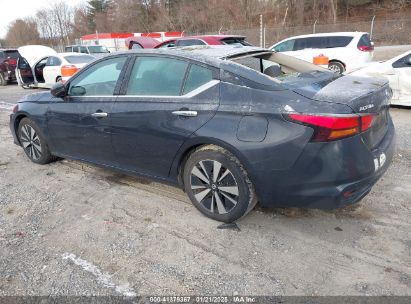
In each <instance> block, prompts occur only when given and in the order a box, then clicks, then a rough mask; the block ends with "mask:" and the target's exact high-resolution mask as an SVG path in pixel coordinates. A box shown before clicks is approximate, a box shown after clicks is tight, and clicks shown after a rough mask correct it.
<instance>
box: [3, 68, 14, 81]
mask: <svg viewBox="0 0 411 304" xmlns="http://www.w3.org/2000/svg"><path fill="white" fill-rule="evenodd" d="M2 74H3V78H4V79H5V80H6V81H16V80H17V79H16V74H15V72H14V70H8V71H4V72H2Z"/></svg>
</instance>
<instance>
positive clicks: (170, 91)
mask: <svg viewBox="0 0 411 304" xmlns="http://www.w3.org/2000/svg"><path fill="white" fill-rule="evenodd" d="M187 67H188V63H187V62H185V61H182V60H178V59H173V58H165V57H138V58H137V59H136V62H135V63H134V66H133V70H132V71H131V75H130V80H129V83H128V86H127V95H151V96H179V95H180V93H181V87H182V85H183V81H184V76H185V73H186V70H187Z"/></svg>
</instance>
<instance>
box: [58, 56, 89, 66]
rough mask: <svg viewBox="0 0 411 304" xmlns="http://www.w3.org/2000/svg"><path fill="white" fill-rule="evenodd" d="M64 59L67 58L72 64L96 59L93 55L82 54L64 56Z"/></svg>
mask: <svg viewBox="0 0 411 304" xmlns="http://www.w3.org/2000/svg"><path fill="white" fill-rule="evenodd" d="M64 59H66V60H67V62H68V63H71V64H78V63H88V62H91V61H93V60H94V57H93V56H89V55H80V56H64Z"/></svg>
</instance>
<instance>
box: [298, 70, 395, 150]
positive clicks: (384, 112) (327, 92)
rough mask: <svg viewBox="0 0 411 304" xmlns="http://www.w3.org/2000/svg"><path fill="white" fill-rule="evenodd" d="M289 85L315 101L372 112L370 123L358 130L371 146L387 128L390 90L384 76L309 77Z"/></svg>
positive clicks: (359, 112)
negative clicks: (317, 79)
mask: <svg viewBox="0 0 411 304" xmlns="http://www.w3.org/2000/svg"><path fill="white" fill-rule="evenodd" d="M292 89H293V91H294V92H296V93H298V94H300V95H303V96H305V97H308V98H310V99H313V100H316V101H322V102H327V103H336V104H344V105H347V106H348V107H350V108H351V109H352V111H353V113H356V114H359V115H367V114H368V115H369V114H372V115H373V116H374V118H373V122H372V125H371V127H370V128H369V129H368V130H367V131H366V132H364V133H362V134H361V136H362V137H363V139H364V141H365V142H366V143H367V145H368V146H369V147H371V148H372V147H375V146H376V145H377V144H378V143H379V142H380V141H381V140H382V138H383V137H384V135H385V133H386V131H387V128H388V122H389V111H388V110H389V104H390V100H391V97H392V91H391V89H390V87H389V85H388V81H387V80H385V79H380V78H368V77H355V76H341V77H337V78H328V79H321V80H320V81H312V82H310V83H305V84H303V85H302V86H300V87H294V88H292ZM336 114H338V113H336Z"/></svg>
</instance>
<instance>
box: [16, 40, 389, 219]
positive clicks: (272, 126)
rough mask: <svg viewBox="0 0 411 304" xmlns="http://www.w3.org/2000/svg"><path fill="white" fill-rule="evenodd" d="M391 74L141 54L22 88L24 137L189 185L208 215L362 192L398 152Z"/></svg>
mask: <svg viewBox="0 0 411 304" xmlns="http://www.w3.org/2000/svg"><path fill="white" fill-rule="evenodd" d="M390 98H391V90H390V88H389V86H388V83H387V81H385V80H381V79H373V78H361V77H353V76H341V75H337V74H336V73H334V72H332V71H329V70H327V69H324V68H321V67H318V66H315V65H313V64H310V63H308V62H304V61H301V60H298V59H296V58H293V57H290V56H287V55H284V54H281V53H275V52H272V51H268V50H265V49H260V48H256V47H229V46H227V47H224V46H222V47H214V48H213V47H208V48H203V47H197V48H195V47H190V48H189V50H180V49H175V50H135V51H129V52H126V53H117V54H114V55H110V56H107V57H104V58H102V59H99V60H97V61H95V62H93V63H91V64H90V65H88V66H87V67H85V68H84V69H82V70H81V71H80V72H78V73H77V74H75V75H74V76H73V77H72V78H71V79H70V80H68V81H67V82H66V83H65V84H62V83H58V84H56V85H55V86H54V87H53V89H52V90H51V92H44V93H40V94H34V95H29V96H26V97H24V98H23V99H22V100H21V101H20V102H19V103H18V104H17V105H16V107H15V108H14V109H13V113H12V114H11V117H10V128H11V133H12V134H13V137H14V142H15V143H16V144H17V145H21V146H22V147H23V149H24V151H25V153H26V155H27V156H28V157H29V158H30V159H31V160H32V161H33V162H35V163H38V164H46V163H49V162H51V161H53V160H55V159H56V157H63V158H71V159H77V160H81V161H86V162H90V163H94V164H96V165H99V166H103V167H108V168H112V169H116V170H120V171H123V172H125V173H128V174H135V175H142V176H145V177H150V178H153V179H158V180H161V181H164V182H168V183H171V184H175V185H180V186H181V187H182V188H183V189H184V190H185V192H186V193H187V194H188V196H189V197H190V199H191V201H192V203H193V204H194V206H195V207H196V208H198V210H200V211H201V212H202V213H203V214H205V215H206V216H208V217H210V218H213V219H215V220H218V221H223V222H232V221H235V220H237V219H239V218H240V217H242V216H243V215H245V214H246V213H247V212H249V211H250V210H251V209H253V207H254V205H255V204H256V203H257V201H259V202H260V203H261V205H263V206H277V207H291V206H294V207H307V208H325V209H330V208H337V207H343V206H347V205H349V204H352V203H355V202H357V201H359V200H361V199H362V198H363V197H364V196H365V195H367V193H368V192H369V191H370V189H371V187H372V186H373V185H374V184H375V183H376V182H377V180H378V179H379V178H380V177H381V176H382V175H383V173H384V172H385V171H386V170H387V168H388V166H389V164H390V163H391V160H392V157H393V153H394V126H393V123H392V120H391V117H390V114H389V103H390Z"/></svg>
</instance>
